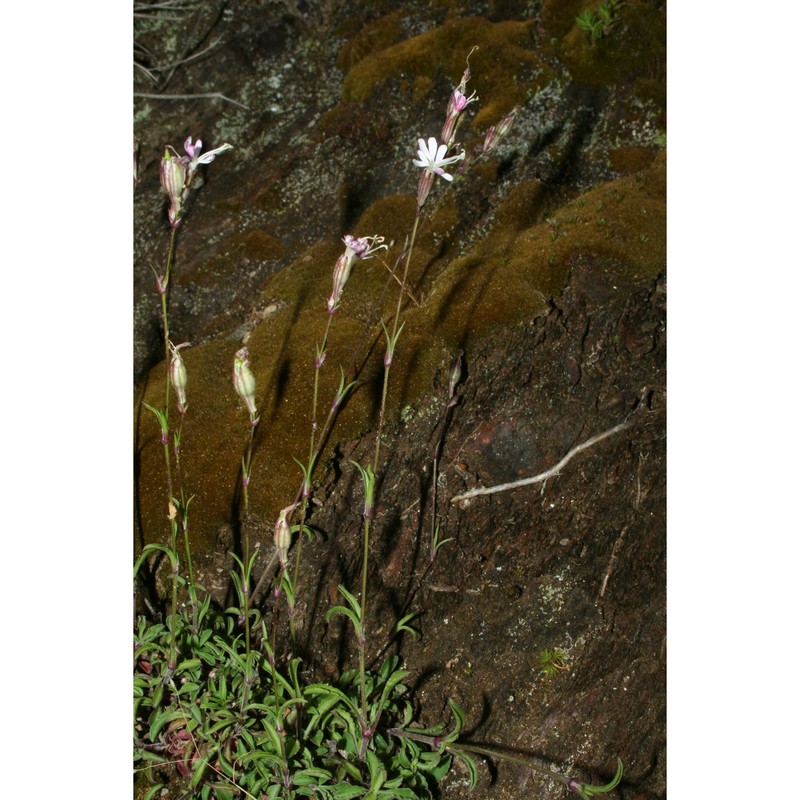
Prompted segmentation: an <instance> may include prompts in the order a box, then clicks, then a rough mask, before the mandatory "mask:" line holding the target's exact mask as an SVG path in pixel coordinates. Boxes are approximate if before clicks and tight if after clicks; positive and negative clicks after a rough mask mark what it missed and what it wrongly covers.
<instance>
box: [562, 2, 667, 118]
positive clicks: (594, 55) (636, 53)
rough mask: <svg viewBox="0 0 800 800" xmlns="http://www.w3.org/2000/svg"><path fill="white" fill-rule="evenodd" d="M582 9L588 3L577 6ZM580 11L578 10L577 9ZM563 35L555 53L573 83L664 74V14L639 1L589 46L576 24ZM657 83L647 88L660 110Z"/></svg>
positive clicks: (611, 81) (663, 99) (602, 82)
mask: <svg viewBox="0 0 800 800" xmlns="http://www.w3.org/2000/svg"><path fill="white" fill-rule="evenodd" d="M578 5H580V7H581V8H583V7H587V6H588V7H591V6H592V5H593V4H592V3H590V2H585V3H579V4H578ZM579 10H580V9H579ZM572 23H573V24H572V25H571V27H570V28H569V30H568V31H566V32H565V33H564V35H563V39H562V41H561V42H560V44H559V46H558V47H557V53H558V55H559V57H560V58H561V59H563V61H564V63H565V64H566V65H567V66H568V68H569V70H570V72H571V73H572V75H573V77H574V78H575V80H577V81H579V82H581V83H587V84H590V85H600V86H610V85H612V84H614V83H617V82H618V81H626V82H633V81H634V80H636V79H637V78H643V79H646V80H647V79H653V78H654V77H656V78H657V77H658V76H659V75H662V74H663V68H664V65H665V64H666V57H667V53H666V13H665V12H664V10H663V9H659V8H654V7H653V6H652V4H651V3H648V2H644V0H639V2H636V1H635V0H634V1H633V2H627V3H626V4H625V5H624V6H623V7H622V13H621V20H620V22H619V24H618V25H617V26H616V27H615V28H614V29H613V30H612V31H611V32H610V33H609V34H608V35H607V36H604V37H603V38H602V39H600V40H599V41H597V42H596V43H595V44H594V46H592V45H591V44H590V42H589V40H588V39H587V35H586V33H585V32H584V31H582V30H581V29H580V28H579V27H578V25H577V24H576V23H575V20H574V17H573V20H572ZM659 82H661V83H663V81H658V80H656V83H655V84H654V85H650V86H649V87H648V93H649V95H650V97H652V98H653V99H658V100H659V102H660V104H661V107H663V106H664V104H665V102H666V97H665V96H664V95H662V94H661V93H660V92H658V91H656V86H657V84H658V83H659Z"/></svg>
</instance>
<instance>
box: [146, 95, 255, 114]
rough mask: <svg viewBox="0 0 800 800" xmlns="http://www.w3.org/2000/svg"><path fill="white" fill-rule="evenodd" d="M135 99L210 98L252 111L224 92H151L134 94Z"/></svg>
mask: <svg viewBox="0 0 800 800" xmlns="http://www.w3.org/2000/svg"><path fill="white" fill-rule="evenodd" d="M133 96H134V97H146V98H148V99H149V100H197V99H200V98H210V99H212V100H226V101H227V102H229V103H233V104H234V105H235V106H239V108H244V109H245V110H246V111H249V110H250V107H249V106H246V105H244V103H239V102H238V101H236V100H231V98H230V97H226V96H225V95H224V94H222V92H202V93H200V94H151V93H149V92H134V93H133Z"/></svg>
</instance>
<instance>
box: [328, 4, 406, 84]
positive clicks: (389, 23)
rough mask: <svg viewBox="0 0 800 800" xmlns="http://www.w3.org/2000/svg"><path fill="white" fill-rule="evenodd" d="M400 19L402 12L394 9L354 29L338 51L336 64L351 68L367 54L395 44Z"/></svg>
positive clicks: (398, 35) (398, 36) (397, 38)
mask: <svg viewBox="0 0 800 800" xmlns="http://www.w3.org/2000/svg"><path fill="white" fill-rule="evenodd" d="M401 19H402V12H401V11H399V10H396V11H393V12H392V13H390V14H387V15H386V16H383V17H380V18H378V19H376V20H374V21H373V22H369V23H367V24H366V25H364V27H363V28H361V29H360V30H354V31H353V32H352V33H353V36H352V38H351V39H350V41H348V42H347V43H346V44H345V46H344V47H343V48H342V49H341V51H340V52H339V57H338V58H337V60H336V66H337V67H339V68H340V69H344V70H348V69H352V68H353V67H354V66H355V65H356V64H358V63H359V61H363V60H364V59H365V58H366V57H367V56H368V55H371V54H373V53H379V52H380V51H381V50H385V49H386V48H387V47H391V46H392V45H393V44H396V43H397V42H398V41H400V39H401V37H402V32H401V28H400V20H401Z"/></svg>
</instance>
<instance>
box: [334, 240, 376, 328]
mask: <svg viewBox="0 0 800 800" xmlns="http://www.w3.org/2000/svg"><path fill="white" fill-rule="evenodd" d="M342 241H343V242H344V253H342V255H340V256H339V259H338V261H337V262H336V266H334V268H333V291H332V292H331V296H330V297H329V298H328V313H329V314H333V313H334V312H335V311H336V309H337V308H339V300H341V298H342V292H343V291H344V286H345V284H346V283H347V279H348V278H349V277H350V272H351V271H352V269H353V264H355V262H356V259H357V258H358V259H360V260H363V259H365V258H372V256H373V254H374V253H375V252H377V251H378V250H381V249H383V250H385V249H386V245H385V244H381V242H383V236H363V237H362V238H360V239H356V237H355V236H350V235H349V234H348V235H347V236H345V237H344V238H343V239H342Z"/></svg>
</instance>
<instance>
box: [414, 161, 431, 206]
mask: <svg viewBox="0 0 800 800" xmlns="http://www.w3.org/2000/svg"><path fill="white" fill-rule="evenodd" d="M431 186H433V173H432V172H428V170H425V171H424V172H423V173H422V175H421V176H420V179H419V186H417V208H422V206H424V205H425V201H426V200H427V199H428V195H429V194H430V191H431Z"/></svg>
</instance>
